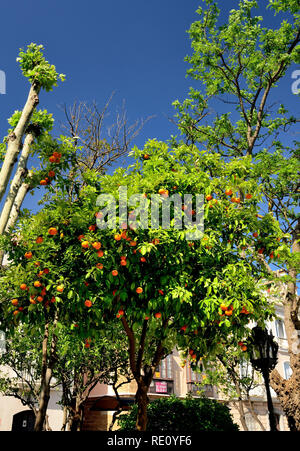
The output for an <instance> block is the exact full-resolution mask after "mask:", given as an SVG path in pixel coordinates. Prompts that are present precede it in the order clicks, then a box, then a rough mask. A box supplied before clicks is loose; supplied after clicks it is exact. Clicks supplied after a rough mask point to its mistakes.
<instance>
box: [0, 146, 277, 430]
mask: <svg viewBox="0 0 300 451" xmlns="http://www.w3.org/2000/svg"><path fill="white" fill-rule="evenodd" d="M132 154H133V156H134V158H135V162H134V164H133V165H131V166H129V167H128V168H127V169H118V170H116V171H115V172H114V173H113V174H112V175H104V176H101V177H100V178H99V177H97V176H96V175H95V174H94V173H93V172H92V171H90V172H88V173H86V174H85V175H84V177H85V185H84V187H83V188H82V189H81V191H80V192H79V195H78V198H77V199H76V200H74V201H73V202H70V201H69V200H68V199H67V198H64V196H63V193H62V192H58V195H57V196H56V197H53V199H52V200H51V201H50V202H49V203H48V204H47V205H46V206H45V207H44V208H43V209H42V210H41V211H40V212H39V213H38V214H37V215H35V216H33V217H31V218H27V219H24V220H23V221H22V223H21V225H20V230H19V233H18V236H17V237H16V238H15V239H13V240H11V239H7V241H6V243H5V246H6V251H7V252H8V254H9V259H10V261H11V264H10V265H9V267H8V269H7V271H6V273H5V275H3V277H2V279H1V290H2V293H1V295H2V298H3V299H4V302H3V303H2V308H3V313H4V317H5V321H6V324H7V327H14V326H15V325H16V324H18V323H20V322H26V323H31V324H35V323H36V324H39V323H41V322H44V324H45V336H44V341H43V343H44V344H43V346H44V348H45V350H47V352H46V353H45V359H44V360H45V374H48V376H51V371H52V369H53V367H54V366H55V341H56V338H55V334H53V337H52V346H50V347H49V345H48V348H47V340H48V339H49V337H48V336H47V327H48V326H49V324H51V328H53V327H55V326H57V325H58V324H64V325H69V326H71V325H73V326H74V324H79V326H80V330H79V331H78V333H79V334H82V337H90V338H91V339H94V340H97V337H99V336H101V334H103V333H105V332H104V331H105V329H106V328H107V327H108V325H109V326H110V327H111V330H112V331H116V333H118V332H117V330H118V328H117V327H116V324H120V323H121V324H122V327H123V329H124V331H125V333H126V335H127V338H128V345H129V346H128V352H129V355H128V357H129V362H130V369H131V372H132V375H133V377H134V379H135V381H136V383H137V393H136V401H137V403H138V417H137V425H136V427H137V429H138V430H145V429H146V425H147V403H148V398H147V392H148V389H149V386H150V384H151V381H152V378H153V375H154V372H155V369H156V367H157V366H158V365H159V363H160V361H161V359H163V358H164V357H165V356H166V355H167V354H169V353H170V352H171V351H172V349H173V348H174V347H175V346H177V347H178V348H180V349H182V350H184V352H185V353H186V354H187V355H188V356H189V358H190V359H191V361H192V364H193V365H196V364H197V362H198V360H199V359H200V358H201V357H202V356H203V355H206V354H208V353H213V352H220V348H221V347H222V346H224V345H226V340H230V343H232V340H235V341H236V342H239V341H241V340H244V339H245V338H246V336H247V334H248V333H249V328H248V327H247V325H248V323H249V321H251V320H253V321H256V322H258V323H259V324H263V322H264V320H265V319H269V318H270V316H272V314H273V313H272V312H273V310H272V306H271V305H270V304H269V303H268V302H267V300H266V299H265V298H264V297H263V295H262V290H261V286H260V282H259V280H258V274H259V277H261V272H259V273H258V265H257V259H258V258H259V247H258V245H257V238H256V237H257V236H260V235H261V234H266V235H267V237H268V238H267V239H268V245H269V246H270V247H272V248H273V249H275V248H277V247H278V246H279V244H278V241H277V240H278V226H277V223H276V221H275V220H274V219H273V218H272V216H271V215H266V216H265V217H264V218H263V219H259V218H258V217H257V213H256V211H257V203H258V202H259V200H260V194H259V192H260V191H259V186H257V185H256V184H255V183H254V182H253V181H247V173H248V172H249V171H250V170H251V161H250V160H249V159H247V158H241V159H236V160H234V161H232V162H230V163H225V162H224V161H222V159H221V158H218V157H217V158H216V157H215V156H212V155H209V154H207V153H206V152H205V151H201V152H199V151H198V150H197V149H196V148H195V147H193V146H185V145H182V146H178V147H174V148H171V149H170V148H169V147H168V145H167V144H165V143H161V142H158V141H156V140H150V141H148V142H147V143H146V145H145V148H144V149H143V150H139V149H137V148H134V150H133V152H132ZM212 171H213V172H214V173H217V174H218V176H215V177H212V176H211V173H212ZM237 174H239V176H237ZM241 174H242V175H243V177H241ZM229 183H230V190H229V189H228V184H229ZM121 186H123V187H124V186H126V187H127V190H128V196H131V195H132V194H136V193H140V196H139V200H140V201H142V200H144V202H145V201H147V200H149V199H150V198H152V197H153V195H154V194H157V193H159V196H160V198H161V203H162V205H165V206H166V205H167V203H168V201H169V200H170V199H171V196H172V194H174V193H177V194H179V195H180V196H182V199H183V200H184V194H192V196H193V197H195V196H196V194H198V193H200V194H203V196H204V210H203V211H204V234H203V235H202V237H201V239H196V238H197V237H195V239H193V240H187V232H188V231H191V226H189V229H190V230H186V229H184V228H183V229H179V228H175V227H173V226H174V218H173V214H174V212H175V209H174V206H171V218H173V219H172V220H171V223H170V227H168V228H163V227H162V226H158V225H157V224H156V225H155V227H156V228H153V224H152V227H151V223H150V219H151V218H150V216H151V215H150V214H149V217H148V219H147V227H144V228H141V227H139V219H140V218H139V217H138V215H137V209H136V210H134V208H133V206H131V207H129V209H130V208H131V210H130V211H129V214H128V218H127V219H128V220H129V221H128V223H127V224H126V221H124V218H123V215H121V207H120V205H117V202H116V225H115V226H112V227H114V228H109V227H106V228H105V227H103V222H104V221H105V220H106V218H105V209H104V210H103V211H98V210H99V208H98V207H97V198H98V196H99V194H109V195H110V196H111V198H113V199H118V196H119V192H120V187H121ZM241 189H242V190H243V191H245V192H246V194H247V195H246V196H245V198H243V199H242V198H241V197H239V194H238V193H239V192H240V190H241ZM190 208H191V205H189V204H188V203H185V202H184V201H183V203H182V205H181V208H180V210H181V211H180V215H181V216H182V217H184V218H185V217H187V216H188V215H190V217H191V216H194V215H196V214H197V212H196V211H193V209H190ZM113 211H114V208H113V203H112V204H110V205H109V208H108V212H109V213H110V214H111V213H113ZM151 214H152V210H151ZM113 216H114V215H111V218H112V219H113ZM111 218H110V219H111ZM108 222H109V221H108ZM101 224H102V225H101ZM110 225H111V224H110ZM101 227H102V228H101ZM249 249H251V251H250V250H249ZM253 249H254V250H255V252H253ZM12 300H17V304H16V301H14V302H15V304H16V305H14V303H13V302H12ZM47 325H48V326H47ZM194 350H196V351H194ZM49 356H50V357H49ZM47 359H48V360H47ZM49 367H50V368H49ZM49 371H50V372H49ZM47 372H48V373H47ZM46 379H47V378H46ZM48 379H49V378H48ZM45 384H46V385H47V380H45ZM48 395H49V393H48ZM40 409H41V411H43V406H42V405H41V406H40Z"/></svg>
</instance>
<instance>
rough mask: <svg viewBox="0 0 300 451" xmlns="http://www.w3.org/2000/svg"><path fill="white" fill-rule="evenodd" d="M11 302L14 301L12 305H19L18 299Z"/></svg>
mask: <svg viewBox="0 0 300 451" xmlns="http://www.w3.org/2000/svg"><path fill="white" fill-rule="evenodd" d="M11 303H12V305H18V304H19V301H18V299H12V301H11Z"/></svg>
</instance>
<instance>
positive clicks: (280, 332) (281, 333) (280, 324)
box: [275, 319, 286, 338]
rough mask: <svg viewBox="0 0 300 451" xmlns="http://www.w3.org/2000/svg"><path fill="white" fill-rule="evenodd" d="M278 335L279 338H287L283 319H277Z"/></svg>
mask: <svg viewBox="0 0 300 451" xmlns="http://www.w3.org/2000/svg"><path fill="white" fill-rule="evenodd" d="M275 328H276V336H277V337H278V338H286V334H285V327H284V323H283V321H282V320H281V319H277V320H276V321H275Z"/></svg>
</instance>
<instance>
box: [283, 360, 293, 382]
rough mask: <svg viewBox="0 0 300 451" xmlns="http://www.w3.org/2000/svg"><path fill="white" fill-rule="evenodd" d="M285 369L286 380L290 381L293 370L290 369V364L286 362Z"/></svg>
mask: <svg viewBox="0 0 300 451" xmlns="http://www.w3.org/2000/svg"><path fill="white" fill-rule="evenodd" d="M283 368H284V377H285V378H286V379H289V378H290V377H291V375H292V369H291V367H290V364H289V362H284V364H283Z"/></svg>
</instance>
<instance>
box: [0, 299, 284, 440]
mask: <svg viewBox="0 0 300 451" xmlns="http://www.w3.org/2000/svg"><path fill="white" fill-rule="evenodd" d="M277 313H278V317H279V318H280V317H281V318H283V310H282V309H281V308H280V307H278V309H277ZM268 329H269V330H271V331H272V333H273V335H274V337H275V340H276V341H277V342H278V345H279V351H278V363H277V366H276V368H277V370H278V371H279V373H280V374H281V375H282V376H283V377H284V378H286V379H288V378H289V377H290V375H291V368H290V365H289V356H288V348H287V339H286V334H285V328H284V323H283V320H282V319H278V320H276V321H275V322H272V323H270V324H268ZM240 371H243V366H242V365H241V368H240ZM202 377H203V374H201V373H198V372H194V371H192V369H191V368H190V366H189V364H188V363H187V364H186V365H185V366H184V367H183V365H182V359H181V357H180V355H179V353H178V352H177V351H176V350H175V351H174V352H173V353H172V354H171V355H169V356H168V357H167V358H166V359H164V360H163V361H162V362H161V364H160V366H159V368H157V371H156V373H155V376H154V379H153V381H152V384H151V386H150V390H149V400H150V402H151V400H154V399H156V398H158V397H165V396H170V395H171V394H175V395H176V396H178V397H182V398H184V397H185V396H186V395H187V394H188V393H191V394H192V395H193V396H199V387H198V385H197V383H198V382H199V381H200V379H201V378H202ZM135 393H136V384H135V382H131V383H129V384H124V385H123V386H122V387H121V388H120V390H119V395H120V398H121V404H122V405H121V406H119V403H118V402H117V399H116V397H115V393H114V391H113V389H112V387H111V386H109V385H104V384H98V385H97V386H96V387H95V388H94V389H93V390H92V392H91V393H90V396H89V399H88V400H87V402H86V404H85V408H84V417H83V427H82V429H83V430H98V431H105V430H109V428H110V427H111V424H112V420H113V415H114V413H115V412H116V411H117V410H118V408H119V407H122V409H123V410H124V411H126V410H128V409H129V408H130V405H132V404H133V402H134V396H135ZM271 393H272V398H273V404H274V411H275V414H276V419H277V424H278V429H279V430H280V431H287V430H289V429H288V425H287V421H286V417H285V416H284V413H283V411H282V409H281V407H280V405H279V402H278V400H277V397H276V393H275V392H274V391H273V390H271ZM204 394H205V396H207V397H208V398H211V399H216V400H218V401H220V402H224V403H227V404H228V406H229V407H230V409H231V413H232V415H233V419H234V421H235V422H236V423H237V424H238V425H239V426H240V430H243V428H242V425H241V420H240V415H239V411H238V407H237V402H236V400H231V401H228V399H226V398H225V397H224V395H222V392H221V391H219V390H218V389H217V388H216V387H213V386H211V385H205V386H204ZM250 395H251V397H250V400H251V406H250V405H249V402H248V401H246V400H245V401H244V402H243V405H244V411H245V421H246V424H247V427H248V429H249V430H250V431H259V430H263V428H264V429H265V430H268V429H269V421H268V409H267V402H266V395H265V389H264V385H263V383H262V381H259V383H258V385H257V386H256V388H255V389H254V390H252V391H251V392H250ZM60 399H61V390H60V388H59V387H58V388H56V389H55V390H52V392H51V398H50V403H49V409H48V417H49V418H48V420H49V421H48V422H49V426H50V427H51V429H52V430H54V431H58V430H60V429H61V427H62V422H63V411H62V408H61V406H60V405H59V404H58V402H59V401H60ZM253 409H254V412H255V414H256V415H255V416H256V418H255V416H254V415H253V413H252V412H253ZM257 420H259V421H257ZM31 428H32V414H31V412H30V411H29V410H28V407H26V406H23V405H22V403H21V402H20V401H19V400H17V399H15V398H13V397H4V396H2V397H1V396H0V431H10V430H30V429H31ZM113 429H117V422H115V424H114V426H113Z"/></svg>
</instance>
